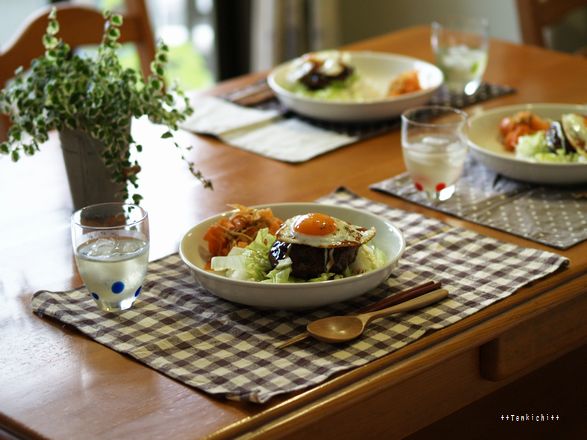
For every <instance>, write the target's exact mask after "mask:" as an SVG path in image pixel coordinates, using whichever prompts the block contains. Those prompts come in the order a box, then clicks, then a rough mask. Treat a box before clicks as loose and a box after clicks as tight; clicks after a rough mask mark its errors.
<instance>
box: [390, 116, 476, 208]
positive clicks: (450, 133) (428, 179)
mask: <svg viewBox="0 0 587 440" xmlns="http://www.w3.org/2000/svg"><path fill="white" fill-rule="evenodd" d="M401 120H402V152H403V157H404V163H405V165H406V168H407V169H408V172H409V174H410V176H411V178H412V180H413V182H414V186H415V187H416V189H417V190H418V191H422V192H423V193H424V194H425V195H426V197H427V198H428V200H430V201H432V202H434V203H436V202H442V201H444V200H448V199H449V198H451V197H452V195H453V194H454V192H455V183H456V182H457V180H458V179H459V178H460V177H461V174H462V172H463V166H464V163H465V159H466V157H467V141H466V133H465V130H466V124H467V114H466V113H465V112H463V111H461V110H457V109H455V108H452V107H444V106H424V107H417V108H413V109H409V110H406V111H405V112H404V113H402V116H401Z"/></svg>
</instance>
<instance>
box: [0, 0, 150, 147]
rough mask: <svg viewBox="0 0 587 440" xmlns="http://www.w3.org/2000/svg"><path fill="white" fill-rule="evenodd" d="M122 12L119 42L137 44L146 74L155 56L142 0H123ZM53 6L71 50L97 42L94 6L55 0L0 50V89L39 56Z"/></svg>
mask: <svg viewBox="0 0 587 440" xmlns="http://www.w3.org/2000/svg"><path fill="white" fill-rule="evenodd" d="M124 3H125V6H126V11H125V12H124V13H123V14H122V16H123V24H122V27H121V28H120V31H121V36H120V40H119V41H120V42H121V43H134V44H135V45H136V47H137V51H138V54H139V58H140V62H141V70H142V72H143V75H144V76H145V77H147V76H148V75H149V73H150V70H151V69H150V64H151V62H152V61H153V58H154V56H155V38H154V36H153V30H152V28H151V23H150V20H149V15H148V12H147V6H146V4H145V0H125V1H124ZM52 7H55V8H56V9H57V19H58V20H59V37H60V38H62V39H63V41H65V42H66V43H67V44H69V46H70V47H71V48H72V49H74V48H77V47H79V46H85V45H94V44H99V43H100V42H101V41H102V34H103V32H104V17H103V16H102V12H101V11H99V10H98V9H95V8H91V7H87V6H83V5H75V4H68V3H57V4H54V5H52V6H47V7H45V8H42V9H40V10H38V11H37V12H35V13H34V14H32V15H31V16H30V17H29V18H28V19H27V20H26V22H25V23H24V24H23V25H22V26H21V27H20V29H19V30H18V31H17V33H16V36H15V38H14V39H13V40H12V41H11V42H10V43H8V44H7V45H6V46H5V47H4V48H1V49H0V89H1V88H3V87H4V86H5V84H6V82H7V81H8V80H9V79H10V78H12V77H13V76H14V71H15V70H16V69H17V68H18V67H19V66H23V67H24V68H28V67H29V65H30V63H31V61H32V60H33V59H35V58H37V57H39V56H41V55H42V54H43V53H44V51H45V49H44V47H43V43H42V37H43V35H44V34H45V31H46V29H47V21H48V16H49V13H50V11H51V8H52ZM0 117H1V118H0V140H2V139H5V138H6V130H7V127H8V121H7V119H8V118H6V116H5V115H0Z"/></svg>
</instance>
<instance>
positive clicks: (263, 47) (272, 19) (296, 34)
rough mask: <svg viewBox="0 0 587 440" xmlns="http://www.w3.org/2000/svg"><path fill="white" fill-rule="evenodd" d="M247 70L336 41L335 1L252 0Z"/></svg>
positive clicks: (265, 66)
mask: <svg viewBox="0 0 587 440" xmlns="http://www.w3.org/2000/svg"><path fill="white" fill-rule="evenodd" d="M251 15H252V19H251V20H252V21H251V29H252V31H251V70H252V71H259V70H266V69H269V68H271V67H273V66H275V65H277V64H279V63H281V62H283V61H286V60H289V59H292V58H295V57H298V56H300V55H302V54H304V53H306V52H310V51H316V50H323V49H332V48H335V47H336V46H338V45H339V44H340V19H339V11H338V0H252V8H251Z"/></svg>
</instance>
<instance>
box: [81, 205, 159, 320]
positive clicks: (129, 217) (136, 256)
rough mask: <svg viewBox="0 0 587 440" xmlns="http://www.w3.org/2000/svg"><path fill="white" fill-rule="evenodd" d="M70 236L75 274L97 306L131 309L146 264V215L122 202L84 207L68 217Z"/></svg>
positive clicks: (110, 308)
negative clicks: (75, 267)
mask: <svg viewBox="0 0 587 440" xmlns="http://www.w3.org/2000/svg"><path fill="white" fill-rule="evenodd" d="M71 236H72V243H73V250H74V254H75V260H76V263H77V267H78V270H79V273H80V275H81V277H82V280H83V281H84V283H85V285H86V287H87V289H88V291H89V294H90V295H91V296H92V298H94V300H95V302H96V304H97V305H98V307H100V308H101V309H102V310H105V311H117V310H126V309H129V308H130V307H132V305H133V303H134V302H135V300H136V299H137V297H138V296H139V294H140V293H141V289H142V284H143V279H144V278H145V274H146V272H147V264H148V262H149V219H148V216H147V212H146V211H145V210H144V209H143V208H141V207H140V206H137V205H132V204H125V203H101V204H98V205H91V206H87V207H85V208H82V209H80V210H79V211H76V212H75V213H74V214H73V216H72V217H71Z"/></svg>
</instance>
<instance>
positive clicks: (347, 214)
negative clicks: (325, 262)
mask: <svg viewBox="0 0 587 440" xmlns="http://www.w3.org/2000/svg"><path fill="white" fill-rule="evenodd" d="M261 207H270V208H271V209H272V210H273V213H274V214H275V215H276V216H278V217H280V218H282V219H284V220H285V219H286V218H289V217H293V216H294V215H297V214H306V213H308V212H322V213H325V214H328V215H331V216H333V217H337V218H340V219H342V220H345V221H347V222H349V223H352V224H355V225H359V226H364V227H371V226H374V227H375V228H376V230H377V235H376V236H375V238H374V239H373V240H374V244H375V246H377V247H378V248H379V249H381V250H382V251H383V252H384V253H385V255H386V256H387V262H386V264H385V266H384V267H382V268H380V269H377V270H374V271H371V272H367V273H364V274H360V275H354V276H351V277H348V278H342V279H338V280H328V281H320V282H314V283H291V284H268V283H260V282H256V281H240V280H233V279H230V278H226V277H224V276H222V275H218V274H216V273H213V272H210V271H207V270H205V269H204V267H205V264H206V262H207V261H208V256H209V254H208V249H207V242H206V241H204V239H203V236H204V234H205V232H206V230H207V229H208V228H209V227H210V225H212V224H213V223H215V222H216V221H218V219H220V218H221V217H222V216H225V215H230V212H228V213H223V214H219V215H216V216H214V217H210V218H208V219H206V220H204V221H203V222H201V223H199V224H197V225H196V226H194V227H193V228H192V229H190V230H189V231H188V232H187V233H186V234H185V236H184V237H183V239H182V240H181V244H180V249H179V254H180V256H181V259H182V260H183V261H184V263H185V264H186V265H187V266H188V267H189V268H190V270H191V272H192V274H193V276H194V278H195V279H196V280H197V281H198V282H199V283H200V284H201V285H202V286H203V287H205V288H206V289H207V290H208V291H210V292H211V293H213V294H214V295H216V296H219V297H220V298H224V299H226V300H228V301H233V302H236V303H240V304H245V305H249V306H254V307H262V308H272V309H307V308H312V307H318V306H323V305H326V304H332V303H335V302H339V301H344V300H347V299H350V298H354V297H356V296H359V295H362V294H364V293H366V292H368V291H369V290H371V289H373V288H375V287H377V286H378V285H379V284H381V283H382V282H383V281H385V280H386V279H387V278H388V277H389V275H390V274H391V272H392V270H393V268H394V267H395V266H396V265H397V262H398V260H399V258H400V257H401V255H402V254H403V252H404V249H405V241H404V238H403V235H402V233H401V232H400V231H399V230H398V229H397V228H396V227H395V226H393V225H392V224H391V223H390V222H389V221H387V220H385V219H383V218H381V217H378V216H376V215H373V214H370V213H367V212H362V211H359V210H356V209H353V208H347V207H343V206H333V205H324V204H318V203H281V204H273V205H263V206H261Z"/></svg>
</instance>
